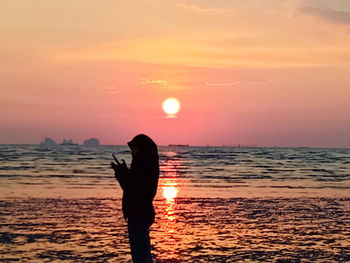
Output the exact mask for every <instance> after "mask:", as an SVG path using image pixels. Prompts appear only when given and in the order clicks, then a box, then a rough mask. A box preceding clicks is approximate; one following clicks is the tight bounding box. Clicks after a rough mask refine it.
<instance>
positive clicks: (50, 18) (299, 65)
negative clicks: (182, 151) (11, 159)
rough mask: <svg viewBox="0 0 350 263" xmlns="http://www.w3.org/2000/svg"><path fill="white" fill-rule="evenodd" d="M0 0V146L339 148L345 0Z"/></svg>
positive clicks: (347, 106) (347, 142) (343, 122)
mask: <svg viewBox="0 0 350 263" xmlns="http://www.w3.org/2000/svg"><path fill="white" fill-rule="evenodd" d="M1 6H2V7H1V9H0V31H1V34H0V92H1V96H0V143H5V144H6V143H10V144H17V143H18V144H21V143H29V144H30V143H33V144H35V143H40V141H42V140H43V139H44V137H51V138H53V139H54V140H56V141H57V142H61V141H62V140H63V139H64V138H65V139H73V141H75V142H78V143H81V142H82V141H83V140H84V139H87V138H90V137H96V138H98V139H99V140H100V142H101V143H102V144H107V145H110V144H117V145H125V144H126V143H127V141H129V140H131V139H132V138H133V137H134V136H135V135H137V134H139V133H144V134H147V135H149V136H150V137H151V138H152V139H153V140H154V141H155V142H156V143H157V144H158V145H167V144H190V145H238V144H240V145H254V146H281V147H287V146H290V147H298V146H309V147H350V1H348V0H283V1H282V0H264V1H261V0H245V1H241V0H187V1H186V0H137V1H133V0H130V1H122V0H120V1H119V0H109V1H106V0H105V1H101V0H75V1H71V0H50V1H47V0H35V1H32V0H20V1H19V0H2V1H1ZM169 97H174V98H177V99H178V100H179V102H180V103H181V109H180V111H179V112H178V114H177V115H176V118H167V116H166V113H165V112H164V111H163V109H162V103H163V101H164V100H165V99H167V98H169Z"/></svg>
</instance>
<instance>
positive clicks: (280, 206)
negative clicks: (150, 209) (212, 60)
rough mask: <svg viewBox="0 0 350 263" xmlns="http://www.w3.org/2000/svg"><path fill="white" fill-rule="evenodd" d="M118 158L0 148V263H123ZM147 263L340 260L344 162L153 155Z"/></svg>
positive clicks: (222, 151)
mask: <svg viewBox="0 0 350 263" xmlns="http://www.w3.org/2000/svg"><path fill="white" fill-rule="evenodd" d="M112 152H114V153H116V155H117V156H118V158H119V159H125V160H126V162H127V164H130V162H131V155H130V151H129V150H128V148H127V147H125V146H101V147H83V146H57V147H54V148H43V147H39V146H35V145H17V146H14V145H1V146H0V178H1V179H0V219H1V220H0V261H5V262H10V261H21V262H25V261H27V262H38V261H48V262H50V261H53V260H56V261H71V262H77V261H78V262H79V261H80V262H81V261H85V262H129V261H130V255H129V246H128V240H127V232H126V225H125V222H124V221H123V219H122V213H121V200H120V197H121V194H122V192H121V190H120V188H119V186H118V185H117V183H116V181H115V179H114V175H113V172H112V171H111V170H110V168H109V162H110V161H111V154H112ZM159 156H160V165H161V175H160V181H159V188H158V193H157V196H156V200H155V207H156V212H157V217H156V223H155V224H154V225H153V226H152V229H151V239H152V246H153V250H152V252H153V255H154V259H155V261H156V262H243V261H244V262H246V261H260V262H311V261H320V262H325V261H326V262H342V261H343V262H346V261H348V260H350V251H349V247H350V195H349V193H350V150H349V149H313V148H230V147H162V146H160V147H159Z"/></svg>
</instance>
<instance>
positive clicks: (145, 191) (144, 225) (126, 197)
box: [111, 134, 159, 263]
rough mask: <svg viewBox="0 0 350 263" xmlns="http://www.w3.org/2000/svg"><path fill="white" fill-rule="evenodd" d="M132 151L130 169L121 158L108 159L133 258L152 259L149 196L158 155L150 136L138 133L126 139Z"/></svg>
mask: <svg viewBox="0 0 350 263" xmlns="http://www.w3.org/2000/svg"><path fill="white" fill-rule="evenodd" d="M128 146H129V147H130V150H131V154H132V162H131V167H130V169H129V168H128V167H127V165H126V163H125V161H124V160H123V159H122V163H119V161H118V160H117V158H116V157H115V156H114V155H113V157H114V159H115V161H116V163H114V162H111V167H112V168H113V169H114V172H115V178H116V179H117V180H118V182H119V184H120V186H121V188H122V189H123V201H122V205H123V214H124V218H125V220H127V223H128V232H129V242H130V248H131V255H132V260H133V262H137V263H139V262H152V256H151V242H150V237H149V227H150V226H151V225H152V224H153V222H154V218H155V211H154V207H153V204H152V202H153V199H154V196H155V195H156V192H157V186H158V178H159V158H158V149H157V145H156V144H155V143H154V142H153V141H152V139H151V138H149V137H148V136H146V135H144V134H139V135H137V136H136V137H134V138H133V139H132V140H131V141H130V142H128Z"/></svg>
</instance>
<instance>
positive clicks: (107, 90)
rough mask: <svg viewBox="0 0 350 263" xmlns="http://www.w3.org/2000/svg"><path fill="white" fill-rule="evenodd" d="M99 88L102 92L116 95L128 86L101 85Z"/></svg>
mask: <svg viewBox="0 0 350 263" xmlns="http://www.w3.org/2000/svg"><path fill="white" fill-rule="evenodd" d="M97 90H98V91H99V92H101V93H106V94H110V95H115V94H117V93H120V92H123V91H126V90H127V88H125V87H117V86H113V85H111V86H100V87H97Z"/></svg>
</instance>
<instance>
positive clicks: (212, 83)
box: [205, 81, 241, 86]
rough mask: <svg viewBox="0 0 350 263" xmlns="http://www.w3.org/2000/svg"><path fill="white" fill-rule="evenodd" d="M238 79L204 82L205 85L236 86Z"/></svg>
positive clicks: (238, 82)
mask: <svg viewBox="0 0 350 263" xmlns="http://www.w3.org/2000/svg"><path fill="white" fill-rule="evenodd" d="M240 83H241V82H240V81H234V82H206V83H205V85H208V86H236V85H238V84H240Z"/></svg>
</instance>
